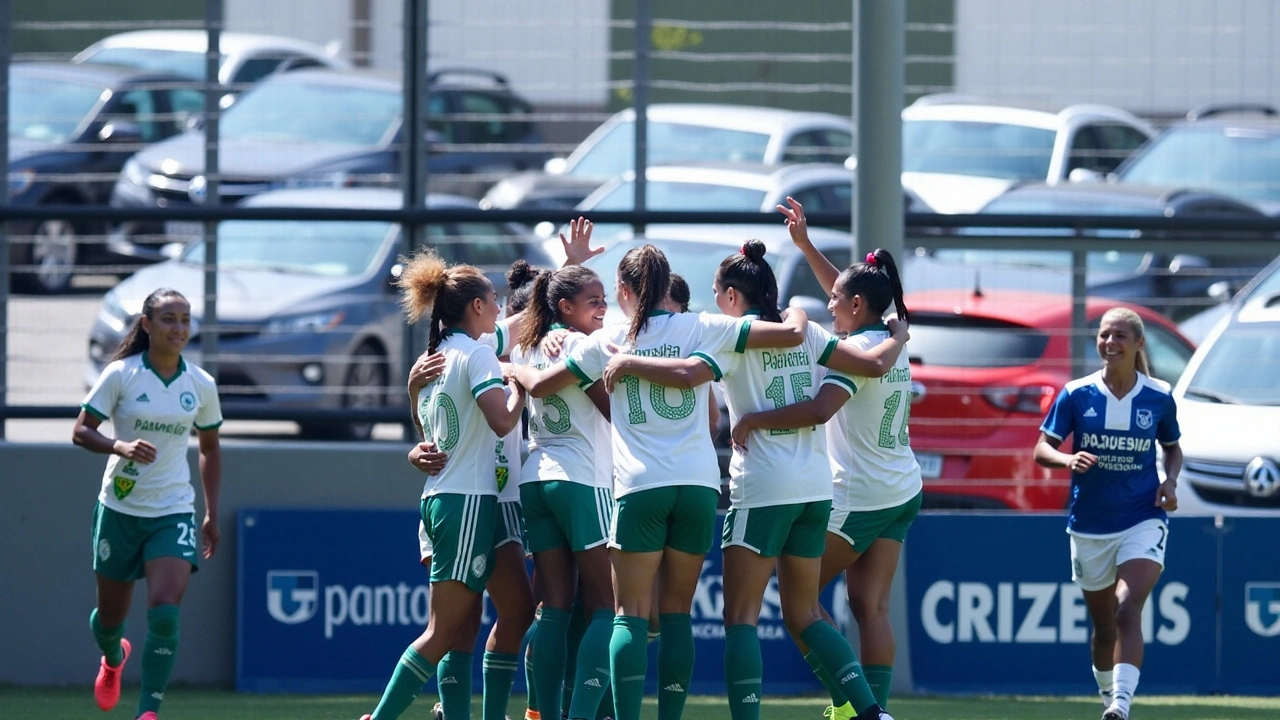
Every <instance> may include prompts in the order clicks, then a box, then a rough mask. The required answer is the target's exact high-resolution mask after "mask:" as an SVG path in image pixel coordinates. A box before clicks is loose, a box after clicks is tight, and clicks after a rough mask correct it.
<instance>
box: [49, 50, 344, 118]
mask: <svg viewBox="0 0 1280 720" xmlns="http://www.w3.org/2000/svg"><path fill="white" fill-rule="evenodd" d="M218 46H219V47H218V49H219V51H220V53H221V57H220V58H219V61H218V83H219V84H221V85H222V86H223V87H225V88H226V89H227V93H226V95H224V96H223V99H222V102H221V105H222V107H223V108H226V107H229V106H230V105H231V103H232V102H233V101H234V99H235V96H236V95H238V94H239V93H241V92H244V91H245V90H247V89H248V88H250V87H252V86H253V85H254V84H255V83H257V82H258V81H260V80H262V79H263V78H265V77H268V76H270V75H273V74H275V73H279V72H288V71H290V70H301V69H303V68H331V69H334V70H349V69H351V66H350V65H349V64H348V63H347V62H346V61H345V60H343V59H341V58H339V57H338V48H339V43H336V42H334V43H330V44H329V45H327V46H325V47H321V46H319V45H316V44H314V43H309V42H306V41H303V40H296V39H294V38H289V37H282V36H279V35H255V34H252V33H238V32H224V33H221V34H220V36H219V39H218ZM208 48H209V36H208V34H207V33H206V32H204V31H203V30H135V31H132V32H123V33H118V34H116V35H110V36H107V37H105V38H103V39H101V40H99V41H98V42H96V43H94V44H92V45H90V46H89V47H87V48H85V49H84V50H81V51H80V52H79V53H77V54H76V56H75V57H73V58H72V59H71V62H75V63H93V64H107V65H123V66H125V67H134V68H140V69H145V70H151V71H153V72H166V73H172V74H174V75H179V76H181V77H184V78H186V79H188V80H192V81H197V82H204V79H205V56H206V53H207V52H208ZM203 105H204V103H203V97H202V96H199V95H197V100H196V104H195V106H194V107H193V108H185V109H184V110H186V111H189V112H192V113H196V112H199V111H200V108H202V107H203Z"/></svg>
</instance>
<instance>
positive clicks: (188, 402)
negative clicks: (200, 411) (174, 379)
mask: <svg viewBox="0 0 1280 720" xmlns="http://www.w3.org/2000/svg"><path fill="white" fill-rule="evenodd" d="M178 403H179V404H180V405H182V409H183V410H186V411H187V412H191V411H192V410H195V409H196V396H195V395H193V394H192V393H190V392H184V393H182V394H181V395H179V396H178Z"/></svg>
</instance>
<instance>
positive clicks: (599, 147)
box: [568, 122, 769, 177]
mask: <svg viewBox="0 0 1280 720" xmlns="http://www.w3.org/2000/svg"><path fill="white" fill-rule="evenodd" d="M635 137H636V126H635V123H634V122H623V123H618V124H617V125H615V126H613V129H612V130H610V131H609V132H608V133H606V134H605V136H604V137H602V138H600V140H599V141H598V142H596V144H595V145H593V146H591V148H590V149H588V150H587V151H586V152H585V153H583V154H582V156H580V157H579V158H578V159H577V160H575V161H574V164H573V165H572V166H570V167H569V169H568V173H569V174H570V175H580V176H596V175H598V176H602V177H603V176H608V177H613V176H614V175H621V174H622V173H624V172H627V171H628V170H634V169H635V152H636V150H635V142H636V140H635ZM768 145H769V136H768V135H767V134H766V133H753V132H745V131H742V130H727V129H725V128H718V127H707V126H706V125H685V124H683V123H672V122H650V123H649V164H650V165H674V164H678V163H682V162H716V161H722V162H755V163H758V162H764V151H765V148H766V147H768Z"/></svg>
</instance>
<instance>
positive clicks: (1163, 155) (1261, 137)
mask: <svg viewBox="0 0 1280 720" xmlns="http://www.w3.org/2000/svg"><path fill="white" fill-rule="evenodd" d="M1079 177H1080V179H1084V180H1097V179H1100V178H1099V176H1098V175H1097V174H1081V175H1080V176H1079ZM1110 179H1112V180H1114V181H1115V182H1117V183H1119V184H1122V185H1154V186H1160V187H1191V188H1201V189H1204V190H1212V191H1214V192H1218V193H1222V194H1224V195H1229V196H1231V197H1234V198H1236V199H1238V200H1241V201H1244V202H1251V203H1254V204H1256V205H1257V206H1258V207H1260V208H1262V210H1263V211H1264V212H1266V213H1267V214H1268V215H1276V214H1280V116H1278V115H1277V112H1276V110H1275V108H1272V107H1268V106H1254V105H1213V106H1206V107H1202V108H1198V109H1196V110H1193V111H1191V112H1190V113H1188V114H1187V119H1186V121H1184V122H1180V123H1177V124H1175V125H1173V126H1171V127H1169V128H1168V129H1167V130H1165V131H1164V132H1163V133H1161V134H1160V136H1159V137H1157V138H1156V139H1155V140H1153V141H1151V143H1150V144H1149V145H1148V146H1147V147H1145V148H1143V150H1142V151H1141V152H1139V153H1136V154H1135V155H1134V156H1133V157H1131V158H1129V160H1128V161H1126V162H1125V163H1124V164H1122V165H1121V166H1120V167H1119V168H1117V169H1116V171H1115V174H1114V176H1112V177H1111V178H1110Z"/></svg>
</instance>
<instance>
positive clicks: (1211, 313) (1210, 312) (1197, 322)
mask: <svg viewBox="0 0 1280 720" xmlns="http://www.w3.org/2000/svg"><path fill="white" fill-rule="evenodd" d="M1231 289H1232V286H1231V285H1229V284H1228V283H1218V284H1216V285H1214V286H1213V287H1211V288H1209V297H1211V298H1213V300H1214V302H1216V303H1217V304H1216V305H1211V306H1209V307H1208V308H1206V309H1204V310H1202V311H1200V312H1198V313H1196V314H1195V315H1192V316H1191V317H1189V318H1187V319H1186V320H1183V321H1182V322H1180V323H1178V329H1179V330H1181V331H1182V334H1183V335H1186V336H1187V337H1189V338H1191V342H1194V343H1195V344H1196V345H1197V346H1199V345H1200V344H1201V343H1203V342H1204V341H1205V339H1207V338H1208V337H1209V333H1211V332H1213V329H1214V328H1216V327H1217V326H1218V323H1219V322H1221V321H1222V319H1223V318H1225V317H1227V316H1228V315H1230V314H1231V313H1232V312H1233V311H1234V310H1235V309H1236V308H1237V307H1239V306H1240V305H1241V304H1243V303H1244V302H1245V301H1246V300H1248V299H1249V298H1251V297H1253V296H1254V293H1261V292H1277V291H1280V254H1277V255H1276V259H1275V260H1274V261H1272V263H1271V264H1270V265H1268V266H1267V267H1265V268H1263V269H1262V272H1260V273H1258V274H1257V275H1256V276H1255V277H1254V278H1253V279H1252V280H1250V281H1249V283H1248V284H1247V285H1245V286H1244V287H1243V288H1241V289H1240V291H1239V292H1236V293H1235V294H1234V295H1233V294H1232V293H1231Z"/></svg>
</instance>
